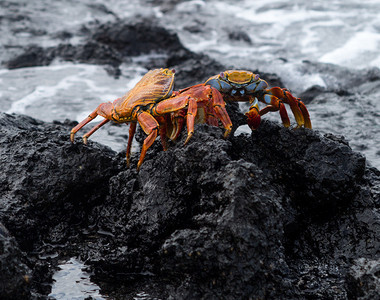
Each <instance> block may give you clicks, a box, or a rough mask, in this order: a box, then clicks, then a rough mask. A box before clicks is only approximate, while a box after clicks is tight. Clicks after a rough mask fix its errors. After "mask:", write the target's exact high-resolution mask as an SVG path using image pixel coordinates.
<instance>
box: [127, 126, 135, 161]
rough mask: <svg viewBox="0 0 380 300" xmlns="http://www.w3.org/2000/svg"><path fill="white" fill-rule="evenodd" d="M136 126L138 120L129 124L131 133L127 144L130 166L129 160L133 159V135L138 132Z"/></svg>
mask: <svg viewBox="0 0 380 300" xmlns="http://www.w3.org/2000/svg"><path fill="white" fill-rule="evenodd" d="M136 126H137V123H136V122H131V124H130V125H129V135H128V144H127V152H126V157H127V166H128V167H129V162H130V159H131V148H132V141H133V137H134V135H135V132H136Z"/></svg>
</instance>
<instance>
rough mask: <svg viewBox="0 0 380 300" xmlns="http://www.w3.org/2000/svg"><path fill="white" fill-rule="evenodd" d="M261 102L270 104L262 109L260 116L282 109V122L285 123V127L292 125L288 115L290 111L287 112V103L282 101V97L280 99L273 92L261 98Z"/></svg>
mask: <svg viewBox="0 0 380 300" xmlns="http://www.w3.org/2000/svg"><path fill="white" fill-rule="evenodd" d="M259 100H260V101H261V102H264V103H266V104H268V105H267V106H265V107H264V108H263V109H261V110H260V112H259V113H260V116H262V115H265V114H266V113H268V112H270V111H278V110H279V111H280V116H281V120H282V123H283V124H284V127H289V126H290V120H289V117H288V113H287V112H286V108H285V105H284V103H283V101H282V99H279V98H278V97H276V96H274V95H271V94H264V95H263V96H262V97H260V98H259Z"/></svg>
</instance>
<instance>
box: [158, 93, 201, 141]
mask: <svg viewBox="0 0 380 300" xmlns="http://www.w3.org/2000/svg"><path fill="white" fill-rule="evenodd" d="M186 107H187V113H186V116H187V117H186V125H187V138H186V141H185V144H186V143H187V142H188V141H189V139H190V138H191V136H192V135H193V133H194V120H195V117H196V115H197V102H196V100H195V99H194V98H192V97H190V96H188V95H180V96H175V97H173V98H169V99H166V100H163V101H161V102H159V103H158V104H157V106H155V107H154V111H153V114H154V115H163V114H166V113H171V112H173V111H177V110H181V109H183V108H186Z"/></svg>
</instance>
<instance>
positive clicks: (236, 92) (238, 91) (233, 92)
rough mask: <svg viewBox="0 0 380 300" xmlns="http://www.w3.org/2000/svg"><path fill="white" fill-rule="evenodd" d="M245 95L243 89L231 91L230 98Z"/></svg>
mask: <svg viewBox="0 0 380 300" xmlns="http://www.w3.org/2000/svg"><path fill="white" fill-rule="evenodd" d="M244 95H245V90H244V89H238V90H236V89H233V90H232V91H231V96H244Z"/></svg>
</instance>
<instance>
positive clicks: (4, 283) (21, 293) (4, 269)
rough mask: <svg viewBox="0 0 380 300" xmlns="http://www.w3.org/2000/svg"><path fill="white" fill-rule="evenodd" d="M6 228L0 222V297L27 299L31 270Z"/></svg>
mask: <svg viewBox="0 0 380 300" xmlns="http://www.w3.org/2000/svg"><path fill="white" fill-rule="evenodd" d="M25 262H26V257H25V254H24V253H22V252H21V251H20V249H19V247H18V245H17V242H16V241H15V238H14V237H12V236H11V235H10V234H9V232H8V230H7V229H6V228H5V227H4V225H3V224H1V223H0V298H1V299H9V300H11V299H28V298H29V297H30V287H29V281H30V275H31V270H30V269H29V268H28V267H27V265H26V264H25Z"/></svg>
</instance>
